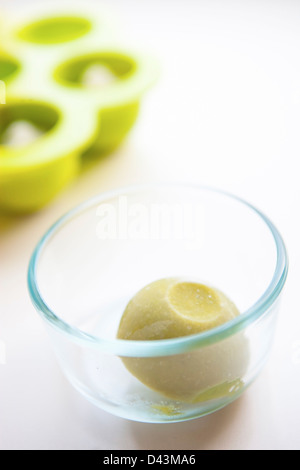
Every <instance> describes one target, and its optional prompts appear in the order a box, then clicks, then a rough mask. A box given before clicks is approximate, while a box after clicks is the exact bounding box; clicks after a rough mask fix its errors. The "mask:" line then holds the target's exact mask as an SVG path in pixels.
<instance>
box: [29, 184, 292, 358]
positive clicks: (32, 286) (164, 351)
mask: <svg viewBox="0 0 300 470" xmlns="http://www.w3.org/2000/svg"><path fill="white" fill-rule="evenodd" d="M167 187H169V188H170V189H171V188H172V189H178V190H180V189H196V190H200V191H206V192H213V193H215V194H218V195H219V196H220V197H225V198H231V199H233V200H235V201H236V202H238V203H241V204H242V205H244V206H245V208H248V209H249V210H252V211H254V212H255V213H256V214H257V215H258V216H259V217H260V218H261V219H262V221H263V222H264V223H265V224H266V225H267V227H268V228H269V230H270V232H271V234H272V236H273V239H274V241H275V245H276V251H277V260H276V267H275V271H274V273H273V277H272V280H271V282H270V284H269V286H268V287H267V289H266V290H265V292H264V293H263V294H262V296H261V297H260V298H259V299H257V301H256V302H255V303H254V304H253V305H252V306H251V307H250V308H249V309H247V310H246V311H244V312H242V314H241V315H239V316H238V317H236V318H234V319H233V320H231V321H229V322H227V323H224V324H223V325H220V326H218V327H216V328H213V329H211V330H207V331H205V332H202V333H197V334H194V335H190V336H183V337H180V338H172V339H165V340H154V341H153V340H152V341H129V340H120V339H113V340H111V339H104V338H100V337H98V336H93V335H92V334H90V333H87V332H85V331H82V330H80V329H79V328H77V327H75V326H73V325H71V324H69V323H66V322H65V321H64V320H62V319H61V318H60V317H58V316H57V315H56V314H55V312H53V311H52V310H51V309H50V308H49V307H48V306H47V304H46V303H45V301H44V300H43V298H42V295H41V294H40V292H39V289H38V283H37V275H36V273H37V266H38V261H39V256H40V254H41V251H42V250H43V249H44V248H45V247H46V245H47V242H48V240H49V239H50V238H51V236H52V235H54V233H56V232H57V231H58V230H59V229H60V228H61V227H62V226H63V225H65V224H66V223H67V222H68V221H70V220H71V219H73V218H75V217H77V216H80V214H81V213H82V212H84V211H85V210H87V209H89V208H91V207H92V206H94V205H96V204H99V203H101V202H104V201H105V200H107V199H109V198H113V197H117V196H121V195H124V194H126V193H127V194H129V193H133V192H135V193H136V192H141V191H145V190H155V189H166V188H167ZM287 273H288V256H287V250H286V247H285V243H284V241H283V238H282V236H281V235H280V233H279V231H278V230H277V228H276V227H275V225H274V224H273V223H272V222H271V220H270V219H269V218H268V217H267V216H266V215H265V214H264V213H262V212H261V211H260V210H259V209H257V208H256V207H255V206H253V205H252V204H250V203H249V202H247V201H246V200H244V199H242V198H240V197H238V196H236V195H234V194H232V193H230V192H227V191H225V190H221V189H216V188H213V187H208V186H203V185H198V184H190V183H189V184H187V183H157V184H142V185H131V186H127V187H122V188H119V189H115V190H111V191H105V192H103V193H101V194H99V195H97V196H95V197H93V198H90V199H88V200H87V201H85V202H83V203H81V204H79V205H77V206H76V207H75V208H73V209H71V210H69V211H68V212H67V213H66V214H65V215H63V216H62V217H60V218H59V219H58V220H57V221H56V222H55V223H54V224H53V225H52V226H51V227H50V228H49V230H48V231H47V232H46V233H45V234H44V236H43V237H42V238H41V240H40V241H39V243H38V244H37V246H36V248H35V249H34V251H33V254H32V256H31V258H30V261H29V266H28V275H27V282H28V290H29V294H30V297H31V300H32V303H33V305H34V306H35V308H36V309H37V311H38V312H39V313H40V315H41V316H42V318H43V319H44V320H46V321H47V322H49V323H50V324H51V325H52V327H54V328H56V329H58V330H59V331H60V332H62V333H64V334H66V335H67V336H69V338H70V339H72V340H73V341H75V342H77V343H81V344H82V345H86V346H89V347H92V348H97V349H99V348H100V349H101V350H103V351H106V352H107V353H112V354H116V355H118V356H136V357H155V356H156V357H157V356H166V355H172V354H179V353H183V352H187V351H190V350H192V349H195V348H198V347H202V346H206V345H208V344H212V343H216V342H218V341H221V340H223V339H225V338H227V337H229V336H231V335H232V334H234V333H236V332H238V331H240V330H242V329H245V328H246V327H247V326H248V325H250V324H251V323H253V322H255V321H256V320H257V319H258V318H260V317H261V316H262V315H263V314H264V313H265V312H266V311H267V310H268V309H269V308H270V307H271V306H272V305H273V303H274V302H275V301H276V299H277V298H278V296H279V294H280V293H281V291H282V289H283V286H284V284H285V281H286V277H287Z"/></svg>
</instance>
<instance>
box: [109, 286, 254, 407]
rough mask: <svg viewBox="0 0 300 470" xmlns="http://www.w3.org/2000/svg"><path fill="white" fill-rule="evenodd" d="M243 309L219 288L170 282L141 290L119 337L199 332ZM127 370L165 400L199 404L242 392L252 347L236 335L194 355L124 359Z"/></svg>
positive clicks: (163, 336)
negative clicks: (199, 402)
mask: <svg viewBox="0 0 300 470" xmlns="http://www.w3.org/2000/svg"><path fill="white" fill-rule="evenodd" d="M239 314H240V313H239V311H238V309H237V307H236V306H235V305H234V303H233V302H232V301H231V300H230V299H229V298H228V297H226V296H225V295H224V294H223V293H222V292H221V291H220V290H218V289H216V288H213V287H209V286H206V285H204V284H200V283H197V282H190V281H187V280H182V279H177V278H168V279H161V280H158V281H155V282H153V283H151V284H149V285H147V286H146V287H144V288H143V289H141V290H140V291H139V292H138V293H137V294H136V295H135V296H134V297H133V298H132V299H131V300H130V302H129V303H128V305H127V307H126V309H125V311H124V313H123V316H122V318H121V321H120V324H119V329H118V333H117V337H118V338H119V339H126V340H137V341H141V340H144V341H149V340H162V339H170V338H177V337H182V336H187V335H192V334H196V333H200V332H203V331H206V330H209V329H211V328H214V327H217V326H219V325H221V324H223V323H225V322H227V321H229V320H232V319H233V318H235V317H236V316H237V315H239ZM122 360H123V362H124V364H125V366H126V368H127V369H128V370H129V371H130V372H131V373H132V374H133V375H134V376H135V377H136V378H137V379H139V380H140V381H141V382H142V383H143V384H145V385H147V386H148V387H150V388H151V389H153V390H155V391H157V392H160V393H161V394H163V395H164V396H165V397H168V398H171V399H174V400H179V401H183V402H198V401H203V400H207V399H213V398H219V397H222V396H224V395H230V394H232V393H235V392H237V391H238V390H239V389H240V388H241V387H242V385H243V381H242V377H243V375H244V374H245V371H246V368H247V363H248V343H247V340H246V338H245V336H244V334H243V333H237V334H234V335H231V336H229V337H228V338H226V339H224V340H222V341H219V342H217V343H213V344H210V345H208V346H204V347H201V348H198V349H194V350H192V351H190V352H187V353H183V354H177V355H173V356H162V357H149V358H147V357H146V358H140V357H123V358H122Z"/></svg>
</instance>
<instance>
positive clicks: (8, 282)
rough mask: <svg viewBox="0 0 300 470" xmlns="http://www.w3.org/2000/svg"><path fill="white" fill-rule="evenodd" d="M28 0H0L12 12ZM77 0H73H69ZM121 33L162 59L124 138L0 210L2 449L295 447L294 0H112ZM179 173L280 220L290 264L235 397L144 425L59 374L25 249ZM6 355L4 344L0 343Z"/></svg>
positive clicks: (298, 206)
mask: <svg viewBox="0 0 300 470" xmlns="http://www.w3.org/2000/svg"><path fill="white" fill-rule="evenodd" d="M25 3H26V2H25V1H17V0H8V1H4V0H2V2H1V4H2V5H4V6H6V7H7V8H10V9H11V10H12V12H14V9H15V11H16V10H17V9H18V5H20V4H22V5H23V6H24V5H25ZM71 3H72V2H71ZM96 3H99V5H101V6H104V7H105V8H108V7H109V10H110V13H111V14H112V15H111V16H112V18H114V19H116V20H117V21H118V22H119V24H120V28H119V29H118V34H119V37H120V40H122V43H123V44H124V43H126V42H127V43H128V44H131V45H135V46H138V47H139V48H140V49H143V50H148V51H151V52H152V53H153V54H154V55H155V56H157V58H158V59H159V61H160V63H161V66H162V71H161V77H160V80H159V82H158V83H157V85H156V86H155V87H154V88H153V89H152V90H151V91H150V92H149V93H148V94H147V96H146V97H145V98H144V100H143V107H142V110H141V113H140V116H139V120H138V122H137V124H136V126H135V128H134V130H133V132H132V133H131V134H130V136H129V137H128V139H127V141H126V142H125V143H124V145H123V146H122V147H121V148H120V149H119V150H118V151H116V152H115V153H114V154H112V155H110V156H109V157H108V158H106V159H104V160H102V161H101V162H100V163H99V164H98V165H97V166H96V167H94V168H93V170H92V171H89V172H86V173H85V174H84V175H82V176H81V178H80V180H78V181H77V182H76V183H75V184H73V185H71V186H70V187H69V188H67V189H66V190H65V191H64V192H63V193H62V194H61V195H59V197H58V198H57V199H56V200H55V201H53V203H52V204H51V205H49V206H48V207H47V208H45V209H44V210H42V211H41V212H39V213H36V214H33V215H31V216H28V217H22V218H19V219H11V220H5V219H3V218H1V234H0V250H1V252H0V291H1V293H0V341H1V344H2V347H3V345H5V353H6V354H5V356H6V357H5V364H3V362H4V360H3V357H2V364H0V448H1V449H36V450H37V449H105V450H116V449H121V450H125V449H150V450H159V449H172V450H176V449H184V450H187V449H200V450H207V449H299V448H300V400H299V395H300V315H299V313H300V312H299V280H300V245H299V240H300V224H299V210H300V185H299V170H300V167H299V155H300V139H299V130H300V60H299V50H300V2H297V1H295V0H294V1H292V0H281V1H276V0H274V1H266V0H260V1H258V0H256V1H255V0H249V1H248V0H240V1H231V0H226V1H221V0H220V1H216V0H206V1H205V0H197V1H196V0H163V1H161V0H143V1H139V0H106V1H101V2H96ZM162 180H164V181H165V180H168V181H186V182H197V183H200V184H205V185H212V186H215V187H219V188H222V189H226V190H229V191H231V192H233V193H236V194H238V195H239V196H241V197H244V198H246V199H248V200H249V201H250V202H252V203H253V204H256V205H257V206H258V207H259V208H260V209H262V210H263V211H264V212H266V213H267V214H268V215H269V217H270V218H271V219H272V220H273V222H274V223H275V224H276V225H277V226H278V228H279V229H280V231H281V233H282V235H283V237H284V239H285V241H286V244H287V247H288V251H289V257H290V271H289V276H288V281H287V284H286V288H285V290H284V296H283V300H282V306H281V312H280V316H279V321H278V327H277V332H276V337H275V341H274V345H273V349H272V353H271V356H270V359H269V361H268V363H267V365H266V366H265V368H264V369H263V371H262V372H261V374H260V376H259V377H258V378H257V380H256V381H255V382H254V383H253V384H252V385H251V386H250V388H249V389H248V390H247V391H246V392H245V393H244V395H242V397H241V398H240V399H238V400H237V401H236V402H234V403H233V404H231V405H230V406H228V407H226V408H224V409H222V410H220V411H218V412H216V413H214V414H212V415H210V416H206V417H204V418H201V419H197V420H193V421H190V422H185V423H177V424H168V425H166V424H164V425H156V424H150V425H149V424H142V423H135V422H130V421H127V420H123V419H119V418H117V417H114V416H111V415H110V414H108V413H106V412H103V411H101V410H100V409H98V408H96V407H95V406H93V405H92V404H90V403H89V402H87V401H86V400H85V399H84V398H83V397H82V396H81V395H80V394H79V393H78V392H77V391H75V390H74V389H73V388H72V387H71V386H70V385H69V383H68V382H67V381H66V379H65V378H64V376H63V375H62V373H61V371H60V369H59V367H58V365H57V363H56V359H55V358H54V354H53V351H52V349H51V346H50V343H49V340H48V336H47V335H46V332H45V330H44V327H43V325H42V323H41V320H40V319H39V317H38V315H37V314H36V312H35V310H34V308H33V306H32V305H31V302H30V300H29V296H28V293H27V286H26V271H27V264H28V260H29V257H30V255H31V252H32V250H33V248H34V246H35V244H36V243H37V241H38V240H39V238H40V237H41V236H42V235H43V233H44V232H45V231H46V230H47V228H48V227H49V226H50V224H52V223H53V222H54V221H55V220H56V219H57V218H58V217H59V216H60V215H62V214H63V213H64V212H66V211H67V210H68V209H70V208H72V207H73V206H75V205H76V204H77V203H79V202H81V201H83V200H85V199H87V198H89V197H91V196H93V195H95V194H98V193H99V192H102V191H105V190H107V189H112V188H117V187H119V186H124V185H127V184H131V183H137V182H138V183H141V182H152V181H162ZM2 356H3V354H2Z"/></svg>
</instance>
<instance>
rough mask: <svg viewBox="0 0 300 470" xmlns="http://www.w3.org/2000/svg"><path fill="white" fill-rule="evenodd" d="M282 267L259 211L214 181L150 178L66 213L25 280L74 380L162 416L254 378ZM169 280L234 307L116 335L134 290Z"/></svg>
mask: <svg viewBox="0 0 300 470" xmlns="http://www.w3.org/2000/svg"><path fill="white" fill-rule="evenodd" d="M286 275H287V255H286V249H285V246H284V242H283V240H282V238H281V236H280V234H279V232H278V231H277V229H276V228H275V227H274V225H273V224H272V222H271V221H270V220H269V219H268V218H267V217H266V216H265V215H263V214H262V213H261V212H260V211H259V210H257V209H256V208H255V207H253V206H252V205H250V204H248V203H247V202H245V201H243V200H241V199H240V198H238V197H235V196H233V195H230V194H227V193H224V192H222V191H218V190H215V189H211V188H205V187H199V186H196V185H194V186H193V185H185V184H157V185H144V186H136V187H129V188H123V189H118V190H116V191H112V192H107V193H105V194H102V195H99V196H98V197H96V198H93V199H92V200H89V201H87V202H85V203H83V204H81V205H80V206H79V207H77V208H75V209H74V210H72V211H70V212H69V213H68V214H67V215H65V216H63V217H62V218H61V219H60V220H58V222H57V223H56V224H54V225H53V226H52V227H51V228H50V229H49V230H48V232H47V233H46V234H45V235H44V237H43V238H42V240H41V241H40V242H39V244H38V245H37V247H36V249H35V251H34V253H33V255H32V258H31V261H30V264H29V270H28V286H29V292H30V295H31V299H32V301H33V304H34V306H35V307H36V309H37V311H38V313H39V314H40V316H41V318H42V320H43V321H44V322H45V327H46V329H47V330H48V332H49V335H50V339H51V341H52V343H53V347H54V350H55V353H56V355H57V358H58V361H59V363H60V365H61V367H62V370H63V371H64V373H65V374H66V376H67V378H68V379H69V380H70V382H71V383H72V384H73V385H74V387H75V388H76V389H77V390H79V391H80V392H81V393H82V394H83V395H84V396H85V397H86V398H87V399H89V400H90V401H91V402H92V403H94V404H95V405H97V406H99V407H100V408H102V409H103V410H106V411H108V412H110V413H113V414H115V415H118V416H120V417H123V418H126V419H131V420H135V421H142V422H156V423H159V422H161V423H162V422H174V421H183V420H188V419H193V418H197V417H201V416H204V415H207V414H208V413H211V412H214V411H216V410H218V409H220V408H222V407H224V406H225V405H227V404H229V403H230V402H232V401H233V400H235V399H236V398H237V397H239V396H240V395H241V393H243V391H244V390H245V389H246V387H248V386H249V384H250V383H251V382H252V381H253V380H254V379H255V377H256V376H257V374H258V373H259V372H260V371H261V369H262V367H263V365H264V363H265V361H266V359H267V357H268V354H269V352H270V348H271V345H272V339H273V334H274V329H275V325H276V317H277V312H278V307H279V301H280V297H281V295H280V294H281V292H282V289H283V286H284V284H285V280H286ZM174 277H180V278H185V279H188V280H196V279H197V280H199V281H200V282H202V283H204V284H206V285H210V286H214V287H216V288H218V289H220V290H221V291H223V292H224V293H225V294H226V295H227V296H228V297H229V298H230V299H231V300H232V301H233V302H234V303H235V305H236V306H237V308H238V309H239V312H240V315H238V316H236V317H235V318H233V319H232V320H229V321H227V322H226V323H223V324H222V325H219V326H216V327H214V328H212V329H210V330H206V331H203V332H200V333H197V334H192V335H186V336H181V337H177V338H168V339H160V340H147V341H144V340H126V339H117V331H118V326H119V322H120V319H121V317H122V314H123V312H124V309H125V308H126V306H127V304H128V302H129V300H130V299H131V298H132V297H133V296H134V295H135V294H136V292H138V291H139V290H140V289H141V288H143V287H144V286H146V285H148V284H149V283H152V282H153V281H155V280H159V279H164V278H174ZM133 363H135V364H139V371H140V373H138V374H133V373H132V368H130V367H127V366H128V364H133ZM151 374H152V379H150V382H149V381H148V382H147V378H148V376H150V375H151ZM151 380H152V382H151ZM158 382H160V384H159V383H158ZM162 383H168V385H169V389H168V390H167V389H166V388H164V386H163V385H161V384H162ZM181 389H184V390H185V391H189V390H193V392H195V390H196V391H197V393H196V394H195V393H194V394H193V397H191V396H188V395H184V394H182V393H181V392H180V390H181ZM170 391H171V392H174V393H170Z"/></svg>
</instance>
